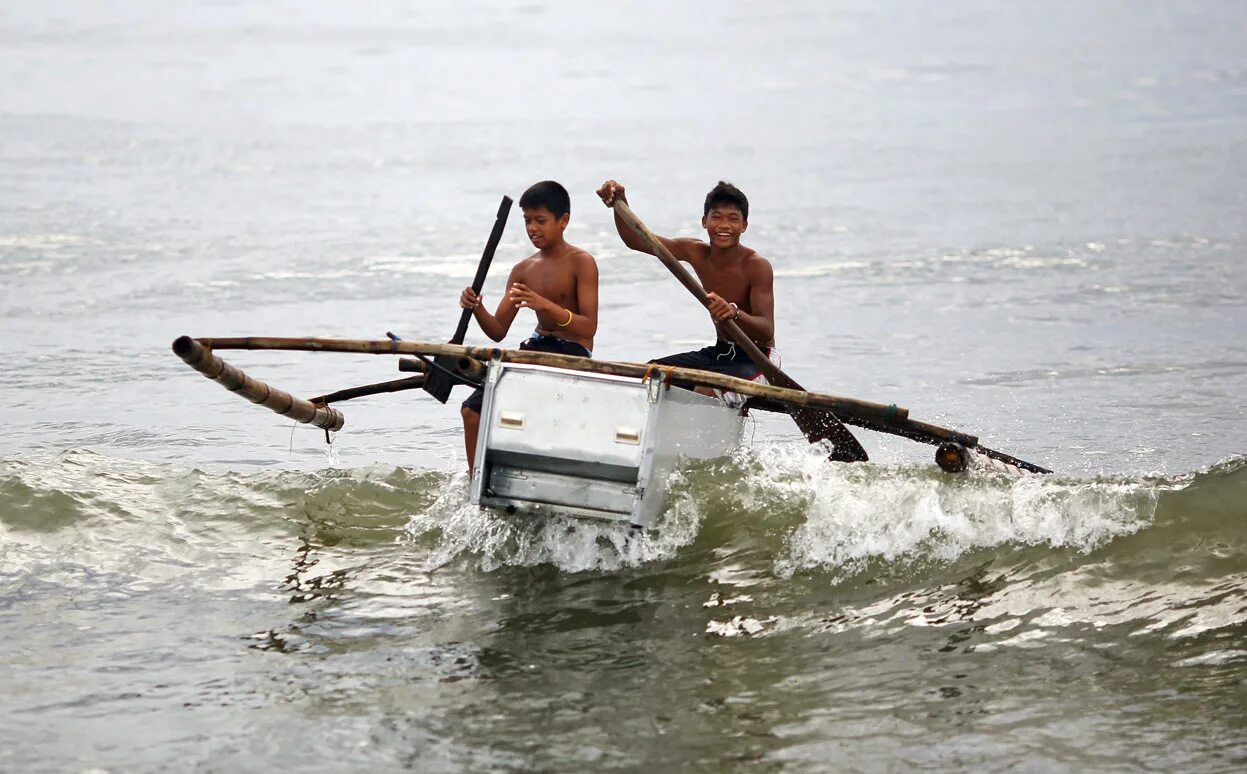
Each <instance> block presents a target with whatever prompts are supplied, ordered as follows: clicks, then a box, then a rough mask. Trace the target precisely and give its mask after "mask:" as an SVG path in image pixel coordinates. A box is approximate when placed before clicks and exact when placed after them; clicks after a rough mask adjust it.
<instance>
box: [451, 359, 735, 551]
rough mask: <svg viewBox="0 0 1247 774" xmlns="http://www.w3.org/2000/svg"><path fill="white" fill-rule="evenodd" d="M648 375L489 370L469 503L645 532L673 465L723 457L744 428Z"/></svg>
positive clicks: (722, 408)
mask: <svg viewBox="0 0 1247 774" xmlns="http://www.w3.org/2000/svg"><path fill="white" fill-rule="evenodd" d="M656 376H657V377H658V378H655V379H652V380H650V381H649V382H642V381H640V380H638V379H630V378H626V377H619V376H605V375H601V374H587V373H582V372H579V371H569V370H566V369H561V368H548V367H545V366H531V365H517V364H511V363H502V362H497V361H496V362H493V363H491V364H490V366H489V372H488V375H487V376H486V381H485V400H484V403H483V405H482V407H481V426H480V434H479V436H478V437H477V447H476V448H477V454H476V459H477V465H476V469H475V470H474V471H473V474H472V502H474V503H477V504H479V505H482V506H486V507H492V508H500V509H503V510H506V511H508V512H516V511H529V512H539V513H559V514H564V515H568V516H576V517H587V518H598V519H608V520H612V521H623V522H628V523H631V524H635V525H638V526H641V527H649V526H652V525H653V524H654V522H655V521H656V520H657V519H658V517H659V516H660V515H661V513H662V509H663V506H664V504H665V501H666V490H665V483H666V481H667V478H668V477H669V475H670V474H671V472H672V471H673V470H674V469H675V466H676V465H677V464H678V463H679V460H680V459H681V458H687V459H711V458H715V457H720V456H723V455H725V454H727V453H728V452H730V451H731V450H732V449H734V448H736V447H737V446H738V445H739V444H740V439H741V433H742V431H743V427H744V417H743V415H742V414H741V412H740V410H738V409H734V408H730V407H728V406H727V405H725V404H724V403H723V402H722V401H721V400H718V399H716V398H710V397H707V396H704V395H698V394H695V393H693V392H692V391H690V390H684V389H679V388H669V387H668V386H667V385H666V384H664V383H663V382H662V381H661V374H659V373H657V372H656Z"/></svg>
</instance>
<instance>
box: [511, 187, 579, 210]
mask: <svg viewBox="0 0 1247 774" xmlns="http://www.w3.org/2000/svg"><path fill="white" fill-rule="evenodd" d="M533 207H545V208H546V209H547V210H549V211H550V212H552V213H554V217H556V218H561V217H563V216H564V215H566V214H568V213H569V212H571V211H572V198H571V197H570V196H568V195H567V189H566V188H564V187H563V186H561V185H559V184H558V183H556V182H554V181H553V180H542V181H541V182H540V183H533V184H532V185H530V186H529V187H528V190H527V191H525V192H524V195H523V196H521V197H520V209H521V210H527V209H531V208H533Z"/></svg>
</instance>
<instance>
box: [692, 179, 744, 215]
mask: <svg viewBox="0 0 1247 774" xmlns="http://www.w3.org/2000/svg"><path fill="white" fill-rule="evenodd" d="M731 206H735V207H736V209H738V210H740V217H741V219H743V220H745V221H748V220H749V199H747V198H745V195H744V194H743V193H741V190H740V189H739V188H737V187H736V186H734V185H732V184H731V183H725V182H724V181H722V180H720V181H719V184H718V185H716V186H715V187H714V188H711V189H710V193H708V194H706V203H705V205H703V207H702V210H701V214H702V217H705V216H706V215H709V214H710V211H711V210H713V209H714V208H715V207H731Z"/></svg>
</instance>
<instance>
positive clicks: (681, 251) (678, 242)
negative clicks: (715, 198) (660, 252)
mask: <svg viewBox="0 0 1247 774" xmlns="http://www.w3.org/2000/svg"><path fill="white" fill-rule="evenodd" d="M598 196H600V197H602V202H603V203H604V204H605V205H606V206H607V207H610V206H611V205H613V204H614V203H615V202H616V201H620V202H626V201H628V197H627V196H626V195H625V192H624V187H623V185H622V184H620V183H617V182H615V181H614V180H607V181H606V182H605V183H603V184H602V187H601V188H599V189H598ZM614 215H615V230H616V231H618V232H619V238H620V239H622V240H623V243H624V244H625V245H627V246H628V247H630V248H632V249H633V250H636V251H637V252H639V253H647V254H649V255H653V254H654V251H653V250H652V249H651V248H650V246H649V243H647V242H646V241H645V240H644V239H642V238H641V237H640V235H639V234H637V233H636V232H635V231H633V230H632V229H631V228H630V227H629V226H628V224H627V223H624V221H623V218H621V217H619V213H617V212H616V213H614ZM654 236H655V237H657V238H658V241H659V242H661V243H662V245H663V247H666V248H667V249H668V250H669V251H671V254H672V255H674V256H675V257H676V258H678V259H679V260H681V261H686V262H687V261H689V260H690V258H689V256H690V255H692V251H693V249H694V246H695V245H697V244H699V242H698V241H697V240H696V239H688V238H681V239H670V238H668V237H664V236H658V235H657V234H655V235H654Z"/></svg>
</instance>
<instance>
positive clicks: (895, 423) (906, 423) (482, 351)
mask: <svg viewBox="0 0 1247 774" xmlns="http://www.w3.org/2000/svg"><path fill="white" fill-rule="evenodd" d="M196 341H198V342H200V343H201V344H204V345H207V346H211V347H213V348H214V349H266V350H288V351H297V352H355V353H361V354H375V355H426V356H436V355H450V356H454V357H469V358H474V359H477V360H490V359H492V358H493V356H494V355H495V354H497V355H498V356H499V357H501V359H502V360H503V361H505V362H508V363H523V364H529V365H545V366H552V367H555V368H567V369H572V370H577V371H586V372H589V373H601V374H609V375H615V376H628V377H633V378H644V377H645V375H646V374H652V373H653V372H654V371H655V370H659V367H658V366H651V365H643V364H640V363H620V362H615V361H609V360H590V359H588V358H582V357H572V356H570V355H556V354H553V353H548V352H527V351H523V350H508V349H496V348H493V347H473V346H462V345H455V344H438V343H431V342H421V341H389V340H386V339H381V340H374V339H320V338H279V337H254V336H253V337H246V338H201V339H196ZM411 362H416V363H418V362H419V361H411ZM660 370H661V371H662V373H663V374H664V375H665V376H667V378H668V379H669V380H670V382H671V383H673V384H681V385H693V386H696V385H702V386H706V387H717V388H720V389H726V390H730V391H732V392H736V393H740V394H742V395H750V396H754V397H758V398H763V399H771V400H774V401H775V402H777V403H781V404H785V405H794V406H813V407H816V408H827V409H831V410H833V411H835V412H836V414H837V415H838V416H840V417H841V418H842V419H843V420H844V421H846V422H848V423H849V424H852V425H855V426H857V427H863V428H866V429H868V430H875V431H877V432H880V433H888V434H890V435H898V436H901V437H902V438H909V439H911V440H914V441H920V442H923V443H931V444H937V443H941V442H943V441H955V442H957V443H960V444H962V445H964V446H968V447H972V448H974V449H975V450H977V451H979V452H982V453H983V454H985V455H986V456H989V457H992V458H994V459H998V460H1001V461H1002V462H1007V463H1009V464H1011V465H1015V466H1017V467H1019V468H1022V469H1024V470H1030V471H1033V472H1037V473H1049V472H1051V471H1049V470H1048V469H1047V468H1043V467H1040V466H1038V465H1035V464H1033V463H1029V462H1025V461H1024V460H1019V459H1017V458H1016V457H1011V456H1009V455H1007V454H1004V453H1002V452H997V451H995V450H993V449H988V448H987V447H984V446H981V445H979V442H978V438H977V437H976V436H974V435H971V434H969V433H963V432H961V431H958V430H952V429H949V428H946V427H940V426H939V425H932V424H928V423H926V422H919V421H917V420H913V419H909V410H908V409H906V408H902V407H900V406H891V405H885V404H882V403H871V402H868V401H859V400H855V399H853V398H843V397H839V396H835V395H827V394H824V393H817V392H800V391H796V390H788V389H784V388H782V387H774V386H771V385H765V384H757V383H756V382H747V381H745V380H744V379H737V378H734V377H731V376H723V375H720V374H713V373H709V372H707V371H696V370H693V369H687V368H670V369H669V368H666V367H661V369H660Z"/></svg>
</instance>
